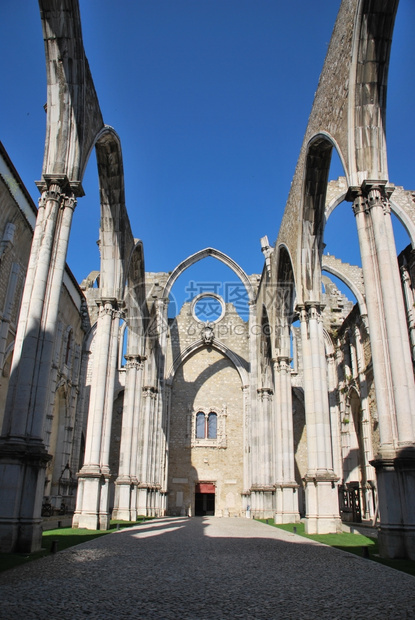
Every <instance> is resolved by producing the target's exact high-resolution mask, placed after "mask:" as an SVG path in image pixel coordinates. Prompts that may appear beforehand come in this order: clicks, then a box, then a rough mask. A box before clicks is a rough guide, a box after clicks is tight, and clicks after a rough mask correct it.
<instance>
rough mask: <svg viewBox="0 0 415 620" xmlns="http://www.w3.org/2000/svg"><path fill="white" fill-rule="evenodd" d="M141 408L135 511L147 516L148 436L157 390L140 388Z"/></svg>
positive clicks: (149, 444) (149, 485)
mask: <svg viewBox="0 0 415 620" xmlns="http://www.w3.org/2000/svg"><path fill="white" fill-rule="evenodd" d="M142 392H143V394H142V399H143V400H142V407H141V415H140V422H139V440H138V441H139V443H138V450H139V457H138V458H139V466H138V476H139V481H140V482H139V485H138V493H137V495H138V497H137V511H138V514H140V515H143V516H148V514H149V510H150V508H149V503H148V500H149V489H150V488H151V486H152V485H151V481H150V480H149V468H150V459H151V445H152V437H151V434H150V429H151V424H150V422H151V418H152V413H153V404H154V402H155V399H156V397H157V389H156V388H155V387H153V386H150V385H145V386H144V387H143V388H142Z"/></svg>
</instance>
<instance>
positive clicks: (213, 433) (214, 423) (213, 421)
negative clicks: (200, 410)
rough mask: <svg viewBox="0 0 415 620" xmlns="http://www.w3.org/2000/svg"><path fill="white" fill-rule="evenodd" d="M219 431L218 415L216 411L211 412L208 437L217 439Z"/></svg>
mask: <svg viewBox="0 0 415 620" xmlns="http://www.w3.org/2000/svg"><path fill="white" fill-rule="evenodd" d="M217 432H218V416H217V415H216V413H209V416H208V439H216V437H217Z"/></svg>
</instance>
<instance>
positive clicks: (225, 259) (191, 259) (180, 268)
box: [163, 248, 255, 301]
mask: <svg viewBox="0 0 415 620" xmlns="http://www.w3.org/2000/svg"><path fill="white" fill-rule="evenodd" d="M208 256H212V257H213V258H216V259H217V260H219V261H221V262H222V263H223V264H224V265H226V266H227V267H229V268H230V269H232V271H233V272H234V273H235V275H236V276H237V277H238V278H239V279H240V280H241V282H242V283H243V285H244V286H245V288H246V291H247V293H248V297H249V301H255V294H254V290H253V288H252V284H251V282H250V281H249V278H248V276H247V274H246V273H245V271H244V270H243V269H242V267H240V266H239V265H238V263H236V262H235V261H234V260H232V258H230V257H229V256H227V255H226V254H224V253H223V252H221V251H220V250H216V249H215V248H205V249H204V250H199V252H196V254H192V255H191V256H188V257H187V258H186V259H185V260H184V261H182V262H181V263H180V264H179V265H177V267H176V268H175V269H174V270H173V271H172V273H171V274H170V277H169V279H168V280H167V282H166V286H165V287H164V293H163V297H164V298H165V299H167V298H168V297H169V295H170V291H171V289H172V287H173V284H174V283H175V281H176V280H177V278H178V277H179V276H180V275H181V274H182V273H183V272H184V271H186V269H188V267H191V266H192V265H194V264H195V263H197V262H198V261H200V260H202V259H203V258H207V257H208Z"/></svg>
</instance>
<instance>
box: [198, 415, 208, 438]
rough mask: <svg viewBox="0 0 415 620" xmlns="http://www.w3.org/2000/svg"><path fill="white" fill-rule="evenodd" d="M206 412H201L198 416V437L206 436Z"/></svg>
mask: <svg viewBox="0 0 415 620" xmlns="http://www.w3.org/2000/svg"><path fill="white" fill-rule="evenodd" d="M205 427H206V423H205V414H204V413H201V412H199V413H198V414H197V416H196V439H204V438H205Z"/></svg>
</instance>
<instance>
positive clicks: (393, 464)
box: [371, 446, 415, 560]
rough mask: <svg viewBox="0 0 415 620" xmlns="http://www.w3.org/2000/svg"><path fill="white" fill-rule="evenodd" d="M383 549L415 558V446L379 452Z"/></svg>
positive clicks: (393, 555) (385, 553)
mask: <svg viewBox="0 0 415 620" xmlns="http://www.w3.org/2000/svg"><path fill="white" fill-rule="evenodd" d="M371 465H373V466H374V467H375V469H376V477H377V486H378V502H379V514H380V529H379V535H378V541H379V552H380V555H381V556H382V557H385V558H409V559H411V560H415V448H414V447H413V446H408V447H404V448H402V449H400V450H397V451H395V452H389V453H388V454H386V455H385V454H382V455H377V456H376V458H375V459H374V460H373V461H371Z"/></svg>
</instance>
